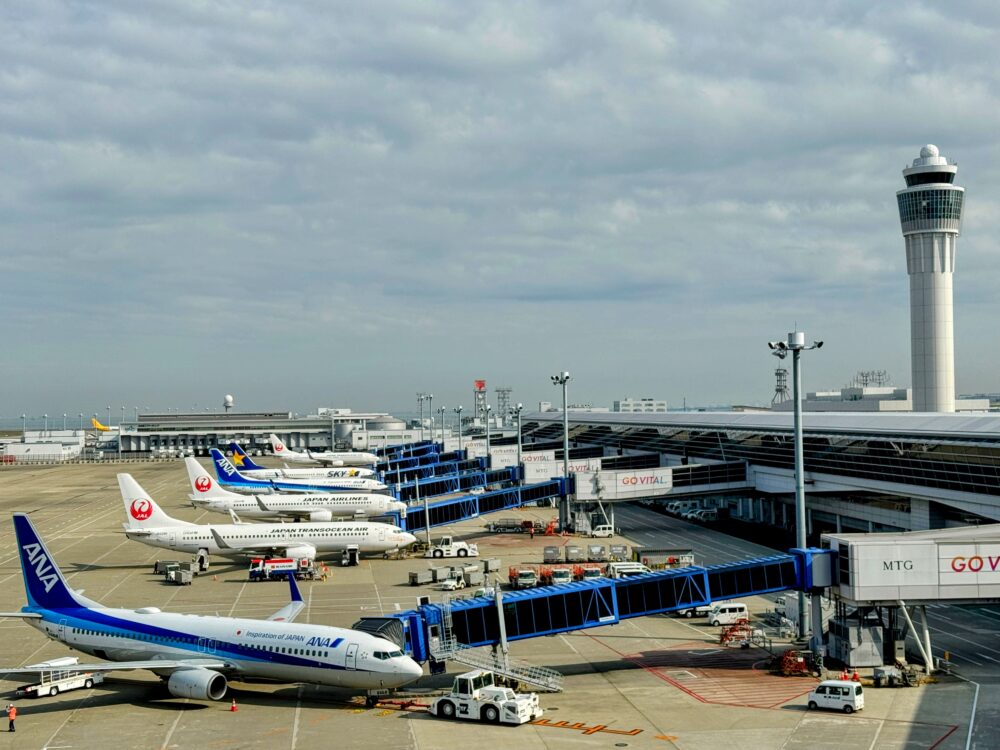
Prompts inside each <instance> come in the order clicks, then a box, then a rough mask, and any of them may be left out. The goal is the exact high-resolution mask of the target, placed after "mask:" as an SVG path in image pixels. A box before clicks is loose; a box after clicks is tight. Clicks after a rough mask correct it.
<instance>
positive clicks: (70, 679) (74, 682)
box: [17, 656, 104, 698]
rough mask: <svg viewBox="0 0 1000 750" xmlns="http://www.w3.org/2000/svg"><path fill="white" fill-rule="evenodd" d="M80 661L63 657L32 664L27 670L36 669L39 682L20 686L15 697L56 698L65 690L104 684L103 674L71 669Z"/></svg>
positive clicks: (75, 658)
mask: <svg viewBox="0 0 1000 750" xmlns="http://www.w3.org/2000/svg"><path fill="white" fill-rule="evenodd" d="M79 663H80V660H79V659H78V658H77V657H75V656H64V657H62V658H60V659H52V660H50V661H43V662H41V663H40V664H32V665H31V666H29V667H27V669H37V670H38V674H39V676H40V677H41V681H40V682H36V683H33V684H31V685H21V686H20V687H19V688H18V689H17V695H18V696H23V697H29V696H30V697H32V698H40V697H41V696H43V695H51V696H56V695H59V693H65V692H66V691H67V690H76V689H78V688H87V689H88V690H89V689H90V688H92V687H94V685H100V684H101V683H102V682H104V673H103V672H80V671H77V670H74V669H73V666H74V665H76V664H79Z"/></svg>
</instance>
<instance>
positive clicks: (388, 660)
mask: <svg viewBox="0 0 1000 750" xmlns="http://www.w3.org/2000/svg"><path fill="white" fill-rule="evenodd" d="M14 533H15V534H16V536H17V548H18V553H19V554H20V558H21V572H22V574H23V575H24V587H25V591H26V593H27V597H28V604H27V605H26V606H24V607H22V608H21V611H20V612H5V613H0V616H2V617H19V618H22V619H23V620H24V621H26V622H27V623H28V624H29V625H31V626H32V627H33V628H35V629H36V630H38V631H40V632H41V633H43V634H44V635H46V636H48V637H49V638H51V639H52V640H55V641H58V642H60V643H63V644H65V645H67V646H69V647H70V648H71V649H74V650H76V651H81V652H83V653H85V654H89V655H93V656H96V657H99V658H100V659H104V660H105V661H102V662H96V663H92V664H79V663H74V664H73V665H72V666H63V668H64V669H72V670H73V671H79V672H116V671H119V670H137V669H143V670H149V671H151V672H153V673H154V674H156V675H158V676H160V677H161V678H163V679H164V680H165V681H166V685H167V690H169V691H170V693H171V694H172V695H174V696H176V697H178V698H194V699H196V700H220V699H221V698H223V697H224V696H225V694H226V689H227V687H228V681H229V680H231V679H233V680H244V679H248V678H254V679H261V678H262V679H268V680H276V681H280V682H307V683H312V684H317V685H333V686H336V687H345V688H355V689H359V690H376V689H381V688H393V687H400V686H402V685H406V684H408V683H411V682H413V681H414V680H416V679H417V678H418V677H420V675H421V674H422V672H423V670H422V669H421V667H420V665H419V664H417V663H416V662H415V661H413V660H412V659H410V658H409V657H408V656H406V655H404V654H403V652H402V651H401V650H400V648H399V646H397V645H396V644H395V643H392V642H391V641H387V640H385V639H384V638H378V637H376V636H373V635H370V634H369V633H363V632H360V631H357V630H349V629H347V628H335V627H329V626H325V625H307V624H296V623H294V622H293V620H294V619H295V617H296V616H297V615H298V614H299V612H301V611H302V610H303V609H304V607H305V605H304V603H303V601H302V596H301V595H300V594H299V590H298V587H297V586H296V584H295V579H294V577H291V576H290V577H289V579H288V582H289V586H290V588H291V601H290V602H289V603H288V604H287V605H285V606H284V607H282V608H281V609H280V610H278V611H277V612H275V613H274V614H273V615H271V616H270V617H269V618H267V619H266V620H253V619H247V618H238V617H218V616H214V617H213V616H206V615H189V614H180V613H173V612H161V611H160V610H159V609H158V608H157V607H140V608H138V609H118V608H111V607H105V606H103V605H101V604H98V603H97V602H95V601H92V600H90V599H87V598H85V597H84V596H83V595H82V594H81V593H79V592H78V591H74V590H73V589H71V588H70V586H69V584H68V583H67V581H66V578H65V577H64V576H63V573H62V571H61V570H60V569H59V566H58V564H57V563H56V561H55V558H54V557H53V556H52V553H51V552H49V550H48V548H47V547H46V546H45V542H43V541H42V539H41V537H40V536H39V535H38V533H37V532H36V531H35V527H34V526H33V525H32V523H31V519H30V518H29V517H28V516H27V514H25V513H15V514H14ZM54 661H58V662H61V663H62V662H65V661H66V660H54ZM53 666H54V662H52V663H48V662H46V663H42V664H36V665H34V666H29V667H21V668H14V669H3V671H4V672H7V673H11V674H37V673H39V672H42V671H48V670H51V669H52V668H53ZM57 692H58V688H53V689H52V692H50V695H55V694H56V693H57Z"/></svg>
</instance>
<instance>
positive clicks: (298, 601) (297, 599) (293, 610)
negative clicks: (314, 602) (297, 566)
mask: <svg viewBox="0 0 1000 750" xmlns="http://www.w3.org/2000/svg"><path fill="white" fill-rule="evenodd" d="M288 586H289V588H290V589H291V594H292V600H291V601H290V602H288V604H286V605H285V606H284V607H282V608H281V609H279V610H278V611H277V612H275V613H274V614H273V615H271V616H270V617H268V618H267V619H268V620H270V621H271V622H292V621H293V620H294V619H295V618H296V617H298V616H299V612H301V611H302V610H303V609H305V608H306V603H305V602H304V601H302V594H300V593H299V587H298V585H297V584H296V583H295V573H294V571H289V572H288Z"/></svg>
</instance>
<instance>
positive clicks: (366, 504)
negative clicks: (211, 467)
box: [184, 456, 406, 521]
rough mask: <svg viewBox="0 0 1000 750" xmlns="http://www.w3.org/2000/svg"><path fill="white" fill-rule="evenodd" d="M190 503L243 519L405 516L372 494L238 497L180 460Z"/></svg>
mask: <svg viewBox="0 0 1000 750" xmlns="http://www.w3.org/2000/svg"><path fill="white" fill-rule="evenodd" d="M184 465H185V467H186V468H187V475H188V481H190V482H191V494H190V495H188V497H190V498H191V502H192V503H193V504H194V506H195V507H196V508H204V509H205V510H211V511H215V512H216V513H229V512H234V513H237V514H239V515H240V516H242V517H243V518H294V519H296V520H302V519H305V520H308V521H330V520H332V519H333V518H357V519H361V518H364V517H366V516H384V515H388V514H389V513H398V514H399V516H400V517H401V518H405V517H406V503H401V502H399V501H398V500H395V499H393V498H392V496H390V495H385V494H382V493H378V492H376V493H372V492H325V493H314V494H298V493H296V494H291V495H274V494H269V495H238V494H236V493H235V492H230V491H229V490H227V489H224V488H223V487H221V486H220V485H219V484H218V483H217V482H215V481H213V480H212V478H211V477H210V476H208V474H207V473H206V472H205V469H204V467H202V465H201V464H200V463H198V460H197V459H195V458H193V457H191V456H188V457H187V458H185V459H184Z"/></svg>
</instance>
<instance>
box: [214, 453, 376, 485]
mask: <svg viewBox="0 0 1000 750" xmlns="http://www.w3.org/2000/svg"><path fill="white" fill-rule="evenodd" d="M209 453H211V454H212V462H213V463H214V464H215V475H216V476H217V477H218V478H219V482H220V483H222V484H224V485H226V486H228V487H229V488H230V489H232V490H234V491H236V492H245V493H252V492H351V491H355V492H356V491H358V490H361V491H364V492H378V491H382V490H387V489H388V487H387V486H386V485H384V484H382V482H380V481H378V480H377V479H366V478H363V477H328V478H315V479H280V480H279V479H250V478H249V477H245V476H243V475H242V474H241V473H240V472H239V471H237V470H236V467H235V466H233V463H232V462H231V461H230V460H229V459H228V458H226V457H225V456H224V455H222V451H220V450H219V449H218V448H212V449H211V450H210V451H209Z"/></svg>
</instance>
